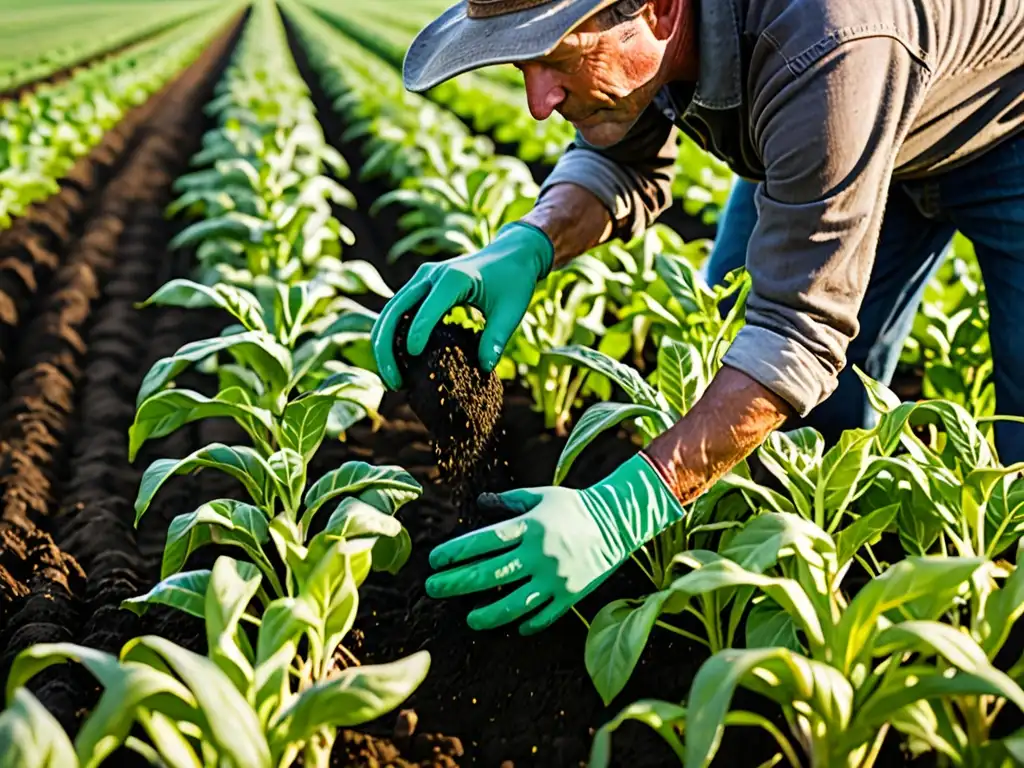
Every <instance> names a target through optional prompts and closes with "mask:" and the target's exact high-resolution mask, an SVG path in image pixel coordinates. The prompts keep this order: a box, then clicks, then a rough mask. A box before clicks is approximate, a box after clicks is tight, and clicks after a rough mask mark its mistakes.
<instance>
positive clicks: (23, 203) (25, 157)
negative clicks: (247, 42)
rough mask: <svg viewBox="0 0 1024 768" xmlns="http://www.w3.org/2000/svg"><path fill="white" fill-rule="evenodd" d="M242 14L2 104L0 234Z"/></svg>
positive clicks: (210, 16)
mask: <svg viewBox="0 0 1024 768" xmlns="http://www.w3.org/2000/svg"><path fill="white" fill-rule="evenodd" d="M239 7H240V6H239V4H238V3H228V4H225V5H224V6H223V7H220V8H216V9H210V10H209V11H208V12H207V13H204V14H201V15H199V16H198V17H197V18H195V19H194V20H192V21H190V22H187V23H185V24H182V25H180V26H176V27H174V28H172V29H170V30H169V31H167V32H165V33H163V34H160V35H157V36H156V37H154V38H151V39H149V40H146V41H144V42H142V43H139V44H138V45H136V46H133V47H131V48H129V49H128V50H126V51H124V52H122V53H120V54H118V55H117V56H114V57H111V58H109V59H106V60H104V61H101V62H99V63H97V64H95V65H93V66H91V67H88V68H86V69H82V70H79V71H78V72H76V73H75V74H74V75H73V76H72V77H71V78H70V79H68V80H65V81H62V82H60V83H56V84H52V85H43V86H41V87H40V88H38V89H37V90H36V91H35V92H33V93H31V94H27V95H25V96H23V97H22V98H21V99H19V100H16V101H15V100H9V101H2V102H0V229H6V228H7V227H9V226H10V224H11V220H12V218H13V217H15V216H19V215H21V214H22V213H24V211H25V210H26V208H27V207H28V206H29V205H30V204H31V203H33V202H36V201H38V200H42V199H44V198H46V197H48V196H49V195H52V194H56V192H57V191H58V184H57V180H58V179H60V178H61V177H63V176H64V175H65V174H66V173H67V172H68V171H69V170H70V169H71V167H72V166H73V165H74V163H75V161H76V160H77V159H78V158H80V157H83V156H85V155H86V154H88V152H89V151H90V150H91V149H92V148H93V147H95V146H96V145H97V144H98V143H99V142H100V140H101V139H102V138H103V136H104V134H105V133H106V132H107V131H108V130H109V129H110V128H111V127H113V126H114V125H115V124H116V123H117V122H118V121H120V120H121V118H122V117H123V116H124V115H125V113H126V112H127V111H128V110H129V109H131V108H132V107H134V106H138V105H140V104H142V103H143V102H145V101H146V100H147V99H148V98H149V97H150V96H152V95H153V94H154V93H156V92H157V91H158V90H159V89H160V88H161V87H163V85H165V84H166V83H167V82H168V81H169V80H170V79H171V78H172V77H173V76H174V75H175V74H177V73H178V72H180V71H181V70H182V69H183V68H184V67H185V66H186V65H188V64H189V63H190V62H192V61H194V60H195V58H196V57H197V56H198V55H199V54H200V52H201V51H202V50H203V49H204V47H205V46H206V45H207V44H208V43H209V42H210V38H211V36H212V35H213V34H214V31H215V30H217V29H220V27H221V26H222V25H223V24H224V23H225V22H226V21H227V19H228V18H229V17H230V16H231V15H232V14H234V13H236V12H237V11H238V8H239Z"/></svg>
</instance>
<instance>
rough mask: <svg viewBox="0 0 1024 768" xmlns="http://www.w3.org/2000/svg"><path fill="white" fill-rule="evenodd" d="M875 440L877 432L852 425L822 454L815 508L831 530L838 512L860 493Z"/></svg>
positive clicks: (821, 522) (824, 525)
mask: <svg viewBox="0 0 1024 768" xmlns="http://www.w3.org/2000/svg"><path fill="white" fill-rule="evenodd" d="M874 444H875V434H874V432H872V431H869V430H865V429H850V430H847V431H845V432H843V434H842V436H841V437H840V438H839V443H838V444H837V445H835V446H833V447H832V448H831V449H830V450H829V451H828V452H827V453H826V454H825V456H824V457H823V458H822V460H821V468H820V469H819V471H818V476H817V478H816V483H815V489H814V512H815V520H816V521H817V523H818V524H819V525H821V526H822V527H823V528H829V530H832V528H831V527H830V525H831V524H832V521H833V520H834V518H835V517H836V515H841V514H842V513H843V512H845V511H846V507H847V505H848V504H849V503H850V501H851V500H852V499H853V498H854V497H855V496H856V495H857V491H858V490H859V487H858V486H859V484H860V479H861V477H863V475H864V472H865V471H866V470H867V468H868V464H869V462H870V459H871V449H872V448H873V447H874Z"/></svg>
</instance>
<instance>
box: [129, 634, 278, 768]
mask: <svg viewBox="0 0 1024 768" xmlns="http://www.w3.org/2000/svg"><path fill="white" fill-rule="evenodd" d="M121 659H122V661H139V662H140V663H143V664H145V663H151V661H152V660H154V659H156V660H157V661H158V663H160V664H166V665H167V666H168V667H169V668H170V669H172V670H173V671H174V672H175V674H177V675H178V677H180V678H181V679H182V681H183V682H184V683H185V685H186V686H188V689H189V690H190V691H191V692H192V695H193V696H194V697H195V701H196V703H197V705H198V707H199V709H200V710H201V712H202V713H203V716H204V728H203V730H204V733H205V735H206V737H207V738H208V739H209V740H210V742H211V743H212V744H213V745H214V746H215V747H216V748H217V750H218V753H219V755H220V757H221V759H227V760H230V761H232V762H233V763H234V764H235V765H245V766H253V768H270V765H271V760H270V750H269V748H268V746H267V740H266V737H265V736H264V733H263V729H262V727H261V725H260V722H259V719H258V718H257V717H256V713H255V711H254V710H253V708H252V707H251V706H250V705H249V703H248V702H247V701H246V699H245V696H244V695H243V694H242V693H240V692H239V691H238V690H236V689H235V687H234V685H233V684H232V683H231V681H230V679H229V678H228V677H227V676H226V675H225V674H224V673H223V672H222V671H221V670H220V668H219V667H218V666H217V665H216V664H215V663H214V662H213V661H211V660H210V659H207V658H206V657H205V656H200V655H198V654H195V653H192V652H191V651H188V650H185V649H184V648H180V647H178V646H177V645H175V644H174V643H172V642H170V641H169V640H165V639H164V638H162V637H155V636H152V635H150V636H146V637H139V638H135V639H134V640H130V641H129V642H128V644H126V645H125V647H124V650H122V652H121Z"/></svg>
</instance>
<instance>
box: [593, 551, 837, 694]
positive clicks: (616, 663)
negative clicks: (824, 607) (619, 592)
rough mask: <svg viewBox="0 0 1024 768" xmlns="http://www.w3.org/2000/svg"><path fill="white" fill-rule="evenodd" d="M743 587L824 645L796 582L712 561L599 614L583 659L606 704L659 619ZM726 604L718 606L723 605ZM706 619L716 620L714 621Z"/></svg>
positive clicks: (811, 609) (811, 608) (810, 607)
mask: <svg viewBox="0 0 1024 768" xmlns="http://www.w3.org/2000/svg"><path fill="white" fill-rule="evenodd" d="M745 586H752V587H756V588H758V589H760V590H762V591H764V592H765V593H766V594H768V595H769V596H770V597H772V598H773V599H775V600H776V601H777V602H778V603H779V604H781V605H783V606H784V607H785V609H786V610H787V611H788V612H789V613H790V615H791V616H793V617H794V619H795V621H796V622H797V625H798V626H799V628H800V629H801V630H803V631H804V632H805V633H806V634H807V636H808V639H809V640H810V641H811V642H812V643H814V644H816V645H819V646H820V645H821V644H823V643H824V635H823V633H822V628H821V623H820V621H819V620H818V617H817V615H816V614H815V612H814V606H813V604H812V603H811V601H810V600H809V599H808V597H807V595H806V594H805V593H804V591H803V590H802V589H801V588H800V586H799V585H798V584H797V583H796V582H795V581H792V580H791V579H775V578H770V577H767V576H762V575H760V574H757V573H753V572H751V571H746V570H744V569H743V568H742V567H740V566H739V565H737V564H736V563H734V562H732V561H730V560H725V559H723V558H718V559H714V560H713V561H711V562H709V563H708V564H706V565H703V566H702V567H700V568H697V569H696V570H694V571H691V572H690V573H688V574H686V575H684V576H680V577H679V578H677V579H675V581H673V582H672V584H671V586H670V587H669V588H668V589H663V590H661V591H660V592H655V593H654V594H651V595H648V596H647V598H646V599H645V600H644V601H643V603H641V604H640V605H639V606H638V607H633V606H634V605H635V602H634V601H630V600H616V601H614V602H612V603H610V604H608V605H606V606H605V607H604V608H603V609H602V610H601V611H600V612H599V613H598V614H597V616H596V617H595V618H594V620H593V622H591V625H590V630H589V632H588V633H587V645H586V651H585V655H584V660H585V663H586V666H587V671H588V672H589V673H590V676H591V679H592V680H593V682H594V686H595V687H596V688H597V691H598V693H599V694H600V695H601V698H602V699H603V700H604V702H605V704H608V703H609V702H610V701H611V700H612V699H613V698H615V696H616V695H618V693H619V692H620V691H621V690H622V688H623V686H625V684H626V682H627V681H628V680H629V677H630V675H632V673H633V670H634V669H635V667H636V664H637V661H638V660H639V659H640V654H641V653H642V652H643V649H644V647H645V646H646V645H647V639H648V637H649V636H650V633H651V629H652V628H653V627H654V623H655V621H657V620H658V618H659V617H660V616H661V615H662V614H665V613H670V614H676V613H680V612H681V611H683V610H684V609H685V608H686V606H687V605H688V604H689V602H690V600H691V599H693V598H694V597H697V596H699V595H707V594H710V593H712V592H716V591H719V590H732V589H734V588H736V587H745ZM725 603H726V601H725V600H722V601H721V604H722V605H723V606H724V605H725ZM709 618H710V619H711V620H714V621H718V620H719V617H717V616H714V617H709Z"/></svg>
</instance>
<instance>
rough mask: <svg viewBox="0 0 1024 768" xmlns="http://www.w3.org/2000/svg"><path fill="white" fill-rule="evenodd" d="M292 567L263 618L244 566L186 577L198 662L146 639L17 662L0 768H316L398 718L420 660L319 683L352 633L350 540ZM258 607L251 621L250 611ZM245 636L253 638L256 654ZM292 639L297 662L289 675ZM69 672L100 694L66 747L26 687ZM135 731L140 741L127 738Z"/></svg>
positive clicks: (424, 657) (315, 549) (354, 573)
mask: <svg viewBox="0 0 1024 768" xmlns="http://www.w3.org/2000/svg"><path fill="white" fill-rule="evenodd" d="M329 539H330V540H329ZM294 556H295V557H296V558H297V561H298V562H301V563H302V567H303V574H304V577H303V579H301V580H300V582H299V584H298V586H297V588H296V591H295V594H294V596H288V597H279V598H277V599H276V600H273V601H271V602H269V603H268V604H265V605H262V606H259V602H260V601H259V599H258V598H259V594H260V580H261V575H260V573H259V571H258V570H257V569H256V568H255V567H253V566H251V565H249V564H248V563H243V562H237V561H235V560H232V559H231V558H229V557H224V556H222V557H220V558H218V559H217V562H216V563H215V565H214V567H213V570H212V571H205V572H196V573H195V574H191V576H192V578H191V579H190V583H191V584H192V593H193V594H194V596H195V597H194V602H193V604H192V605H191V606H190V612H194V613H196V615H198V616H200V617H201V618H203V619H204V620H205V624H206V632H207V645H208V648H209V652H208V654H207V655H206V656H201V655H198V654H196V653H193V652H192V651H188V650H185V649H183V648H180V647H178V646H177V645H175V644H174V643H172V642H170V641H168V640H165V639H163V638H160V637H155V636H144V637H138V638H135V639H133V640H130V641H128V642H127V643H126V644H125V645H124V647H123V648H122V649H121V652H120V654H119V655H118V656H112V655H110V654H107V653H104V652H102V651H97V650H94V649H91V648H85V647H82V646H77V645H73V644H71V643H54V644H40V645H35V646H32V647H31V648H29V649H27V650H25V651H22V652H21V653H20V654H19V655H18V656H17V658H16V659H15V660H14V664H13V665H12V668H11V673H10V676H9V678H8V681H7V704H8V707H7V709H6V710H5V711H4V712H3V713H2V714H0V737H6V736H8V735H9V736H11V739H10V740H5V741H4V743H5V744H8V745H11V746H12V748H11V749H7V750H5V752H4V754H3V755H2V756H0V765H5V766H7V765H10V766H12V767H13V766H18V767H19V768H24V767H25V766H39V767H40V768H42V767H43V766H54V768H56V766H58V765H59V766H62V767H64V766H71V767H73V766H83V768H84V767H85V766H97V765H99V764H100V763H101V762H102V761H103V759H104V758H105V757H106V756H108V755H109V754H110V753H111V752H112V751H113V750H114V749H115V748H116V747H118V746H120V745H121V744H125V745H126V746H127V747H129V748H130V749H134V750H135V751H138V752H140V753H141V754H143V755H144V756H147V757H150V759H151V761H152V758H153V757H156V758H157V759H158V760H159V761H160V762H161V763H162V764H166V765H169V766H200V765H246V766H267V767H268V768H269V766H287V765H291V764H292V763H293V762H294V761H295V759H296V758H297V757H298V756H299V755H300V754H302V755H303V757H304V761H305V764H306V765H317V766H326V765H327V764H328V759H329V755H330V745H331V744H332V743H333V736H332V733H333V730H334V729H335V728H338V727H351V726H357V725H360V724H362V723H365V722H368V721H370V720H373V719H374V718H376V717H379V716H380V715H382V714H384V713H386V712H388V711H389V710H391V709H393V708H394V707H396V706H397V705H398V704H400V703H401V702H402V701H404V700H405V698H406V697H408V695H409V694H410V693H411V692H412V691H413V690H414V689H415V688H416V686H418V685H419V683H420V682H422V680H423V678H424V677H425V676H426V673H427V669H428V667H429V663H430V659H429V655H428V654H427V653H426V652H425V651H421V652H419V653H415V654H413V655H411V656H408V657H406V658H405V659H402V660H401V661H397V662H394V663H391V664H382V665H362V666H349V667H347V668H344V669H342V670H340V671H338V672H336V673H334V674H332V675H330V676H329V677H328V676H326V675H324V674H323V670H324V669H327V668H329V667H330V666H332V664H333V655H334V652H335V650H336V649H337V647H338V644H339V643H340V639H341V637H342V636H343V635H344V632H345V631H346V630H347V628H348V627H350V626H351V624H352V621H353V620H354V619H355V612H356V610H357V608H358V602H357V599H356V596H357V594H358V587H359V584H360V583H361V582H362V579H363V578H365V575H366V573H367V572H368V570H369V568H368V567H367V564H368V560H369V551H368V549H367V546H366V544H365V543H362V542H361V540H360V539H351V540H346V539H344V538H337V537H329V536H326V535H324V536H323V537H322V538H321V539H318V540H316V541H314V543H313V545H311V546H310V548H308V549H304V548H303V549H302V550H299V549H297V550H296V551H295V553H294ZM183 575H185V574H183ZM155 602H163V603H164V604H170V605H174V604H175V603H174V602H172V601H161V600H155V599H152V600H149V601H144V602H135V607H136V609H137V610H139V611H142V610H144V609H145V607H146V606H147V605H148V604H151V603H155ZM257 606H259V607H262V610H258V609H257V610H255V611H254V608H256V607H257ZM195 609H198V611H196V610H195ZM259 614H262V621H261V620H260V618H259ZM244 624H249V625H257V626H258V631H257V632H256V633H255V646H254V645H253V644H251V642H250V640H249V633H247V632H246V630H245V626H244ZM303 639H304V641H305V643H306V644H307V646H308V648H309V656H308V661H307V664H305V665H302V667H301V669H300V673H299V674H295V668H294V667H293V664H294V661H295V657H296V651H297V648H298V646H299V643H300V641H303ZM68 661H75V662H77V663H79V664H81V665H83V666H84V667H85V668H86V669H87V670H88V671H89V672H90V673H91V674H92V675H93V677H95V678H96V680H97V682H98V683H99V684H100V686H101V687H102V690H103V693H102V695H101V697H100V701H99V703H98V704H97V705H96V707H94V708H93V710H92V711H91V712H90V713H89V715H88V716H87V717H86V719H85V722H84V723H83V724H82V727H81V729H80V730H79V733H78V736H77V737H76V738H75V741H74V745H72V744H71V743H70V741H69V740H68V738H67V736H66V735H65V734H64V732H63V730H62V729H61V728H60V726H59V724H58V723H57V722H56V720H54V719H53V718H52V717H51V716H50V715H49V713H47V712H46V710H45V709H44V708H43V707H42V706H41V705H40V704H39V702H38V701H37V700H36V699H35V697H34V696H33V695H32V694H31V693H30V692H29V691H28V689H27V688H26V687H25V686H26V684H27V683H28V682H29V681H30V680H31V679H32V678H33V677H34V676H35V675H37V674H38V673H39V672H41V671H42V670H44V669H46V668H47V667H50V666H52V665H54V664H61V663H66V662H68ZM307 667H309V668H315V669H316V670H317V673H315V674H313V675H310V674H309V671H308V669H307ZM135 725H138V726H140V728H141V731H140V734H145V737H146V740H143V739H141V738H139V737H137V736H129V733H130V732H131V730H132V727H133V726H135ZM325 745H326V746H325Z"/></svg>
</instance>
